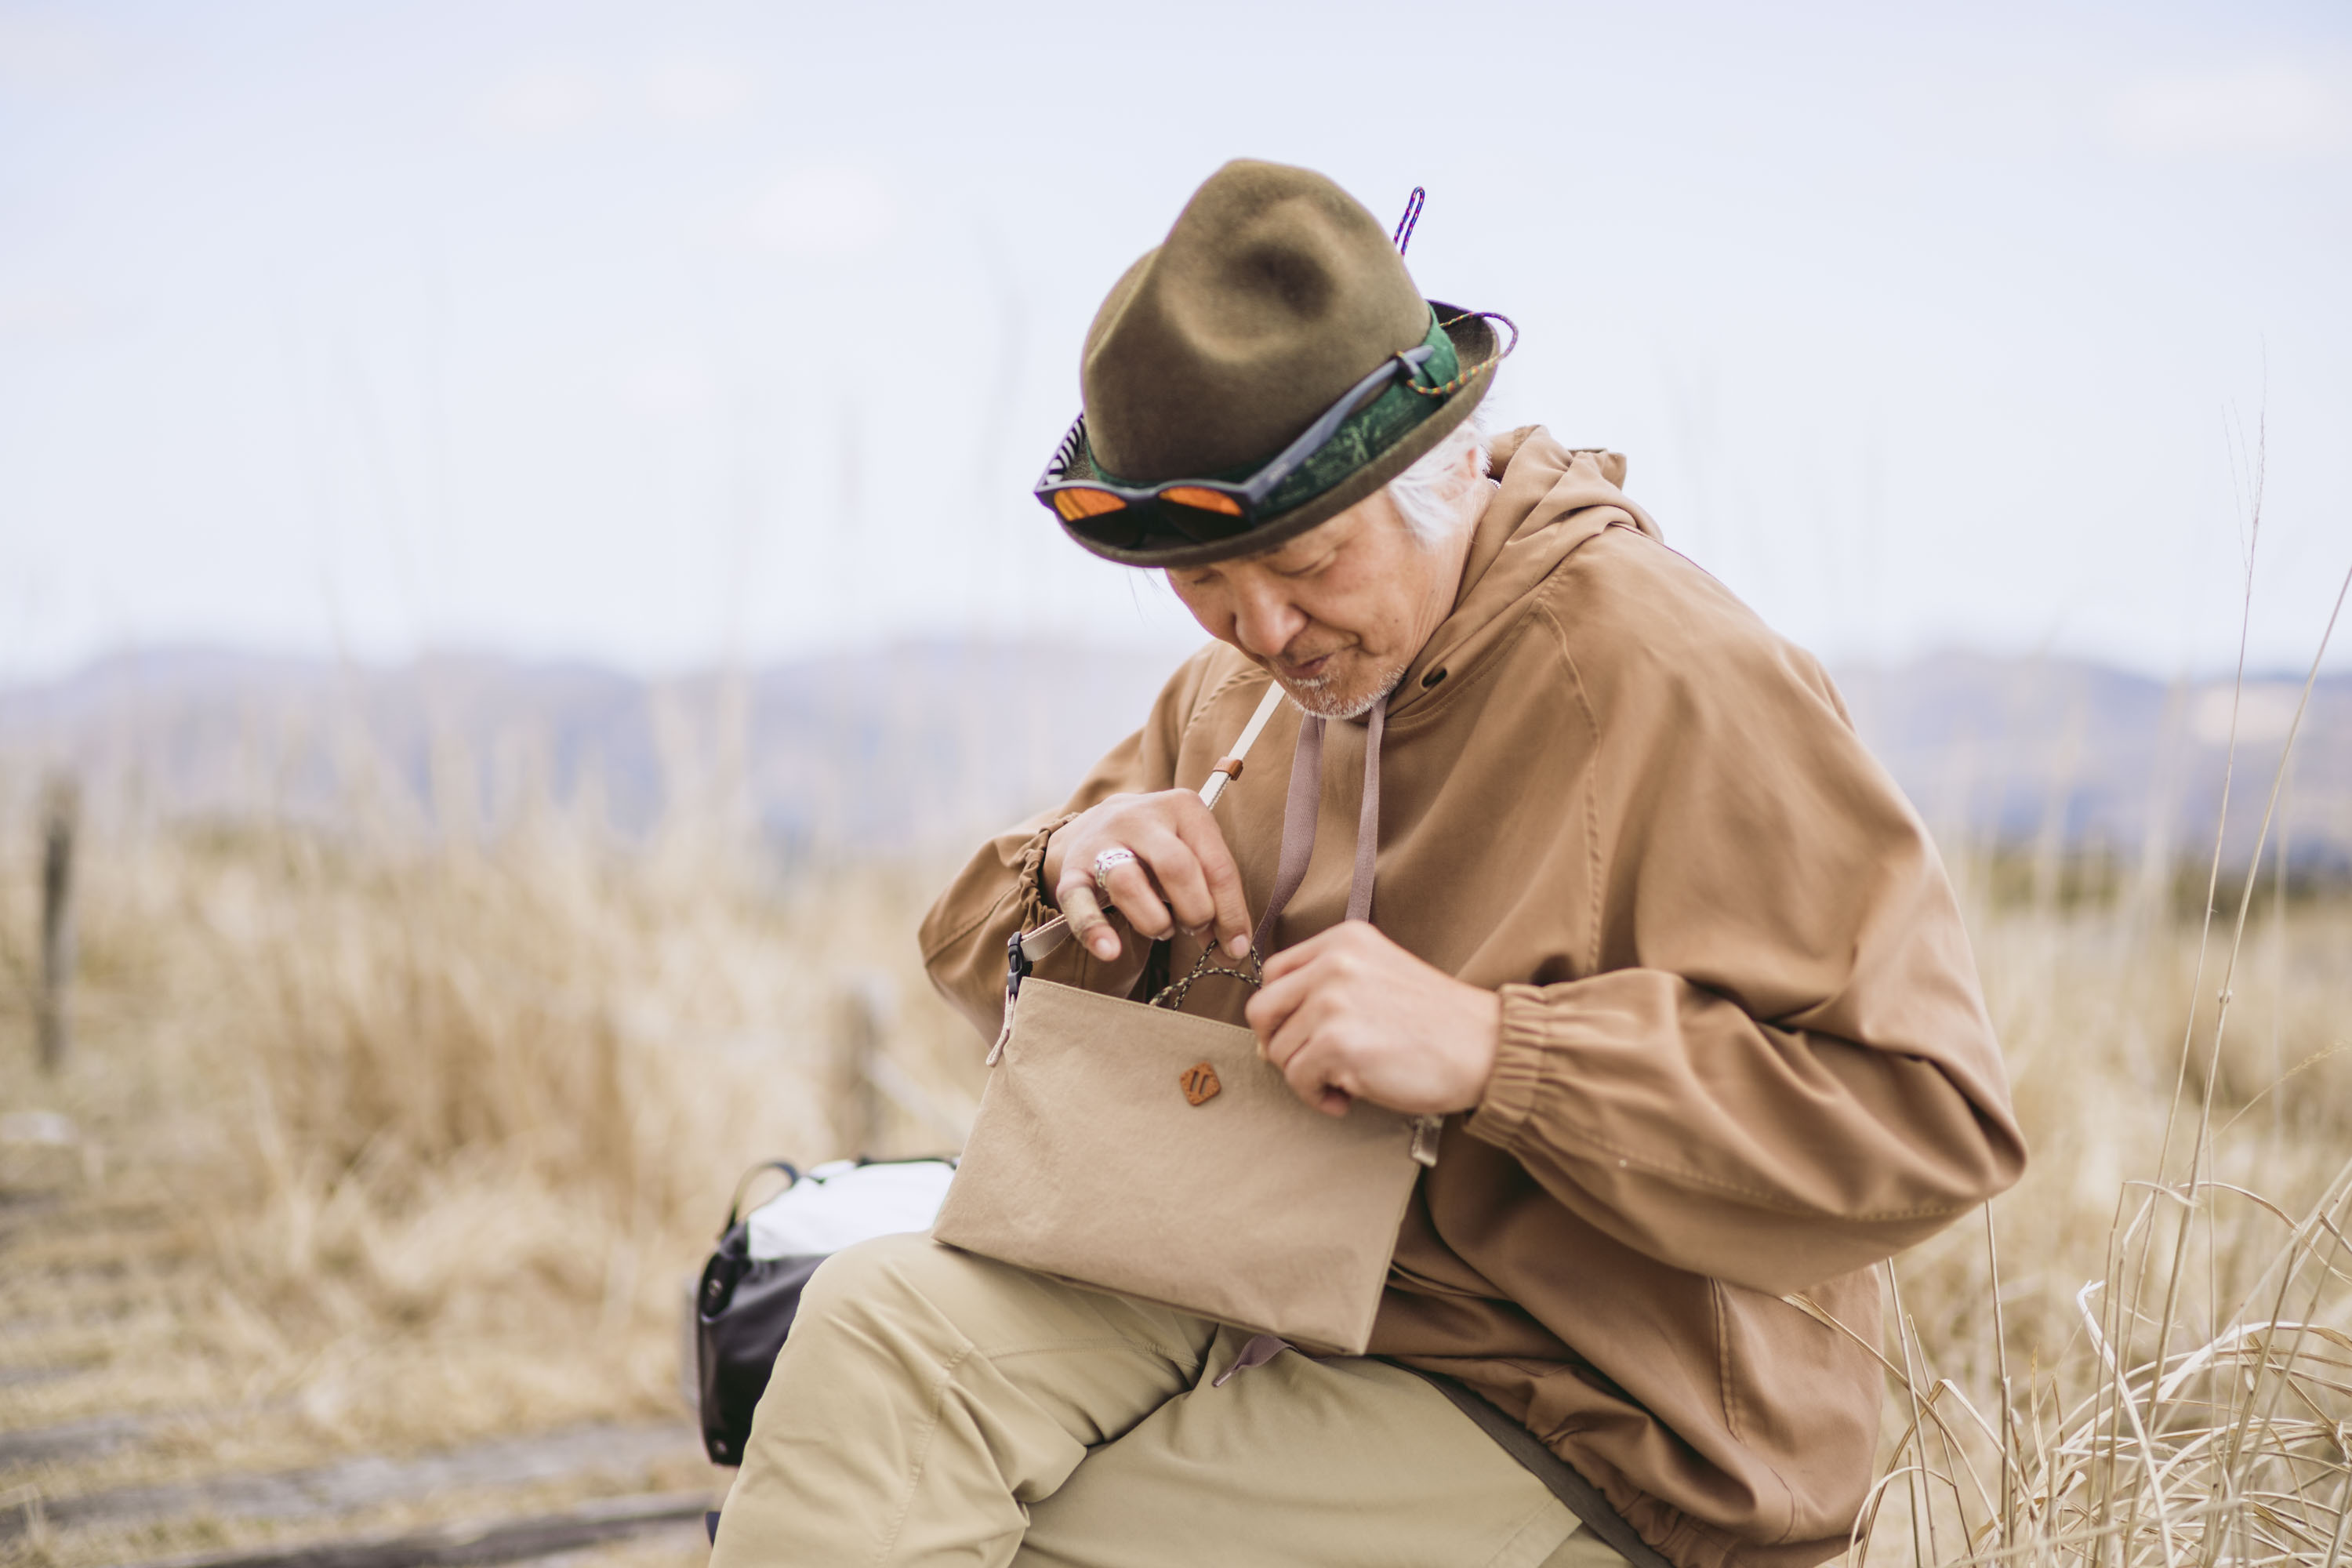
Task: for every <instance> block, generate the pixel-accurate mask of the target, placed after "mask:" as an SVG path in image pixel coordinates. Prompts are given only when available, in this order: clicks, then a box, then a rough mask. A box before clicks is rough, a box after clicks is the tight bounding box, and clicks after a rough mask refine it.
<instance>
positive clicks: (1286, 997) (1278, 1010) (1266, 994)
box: [1242, 963, 1315, 1065]
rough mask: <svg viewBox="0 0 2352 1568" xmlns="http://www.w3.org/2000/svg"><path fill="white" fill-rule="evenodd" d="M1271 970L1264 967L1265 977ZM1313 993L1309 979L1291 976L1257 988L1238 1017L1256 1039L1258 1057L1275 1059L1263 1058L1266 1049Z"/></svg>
mask: <svg viewBox="0 0 2352 1568" xmlns="http://www.w3.org/2000/svg"><path fill="white" fill-rule="evenodd" d="M1273 968H1274V966H1273V965H1272V964H1271V963H1269V964H1267V965H1266V969H1267V972H1268V973H1269V975H1271V973H1272V971H1273ZM1314 993H1315V981H1314V977H1313V976H1312V975H1308V974H1300V973H1290V974H1287V975H1285V976H1284V977H1283V978H1282V979H1281V980H1279V981H1276V980H1274V979H1271V978H1269V979H1268V980H1267V981H1266V983H1265V984H1263V985H1261V986H1259V987H1258V988H1257V991H1256V993H1255V994H1254V995H1252V996H1251V997H1250V999H1249V1000H1248V1002H1246V1003H1244V1005H1243V1006H1242V1017H1243V1018H1244V1020H1246V1021H1247V1022H1248V1024H1249V1026H1250V1030H1251V1032H1252V1033H1254V1034H1255V1035H1256V1036H1257V1043H1258V1054H1259V1055H1260V1056H1264V1057H1265V1058H1266V1059H1267V1060H1268V1061H1273V1060H1274V1059H1275V1058H1273V1057H1271V1056H1268V1055H1267V1048H1268V1047H1270V1046H1271V1045H1272V1044H1273V1042H1274V1037H1276V1035H1278V1034H1280V1033H1281V1032H1282V1029H1283V1026H1285V1025H1286V1024H1288V1023H1289V1022H1290V1020H1291V1018H1292V1017H1293V1016H1295V1015H1296V1014H1297V1011H1298V1010H1299V1008H1300V1007H1302V1006H1304V1005H1306V1003H1307V998H1308V997H1309V996H1311V995H1313V994H1314ZM1277 1065H1278V1064H1277Z"/></svg>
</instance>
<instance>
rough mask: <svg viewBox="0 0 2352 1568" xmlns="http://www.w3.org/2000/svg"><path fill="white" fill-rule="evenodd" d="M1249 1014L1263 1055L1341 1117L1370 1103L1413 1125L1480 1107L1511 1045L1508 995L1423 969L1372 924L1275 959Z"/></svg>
mask: <svg viewBox="0 0 2352 1568" xmlns="http://www.w3.org/2000/svg"><path fill="white" fill-rule="evenodd" d="M1245 1016H1247V1017H1248V1019H1249V1026H1250V1027H1251V1028H1252V1029H1254V1030H1255V1031H1256V1032H1257V1048H1258V1054H1259V1055H1260V1056H1263V1057H1264V1058H1265V1059H1266V1060H1268V1061H1270V1062H1272V1063H1273V1064H1274V1065H1275V1066H1276V1067H1277V1068H1280V1069H1281V1070H1282V1076H1283V1077H1284V1078H1285V1079H1287V1080H1289V1083H1290V1087H1291V1089H1292V1091H1293V1092H1294V1093H1296V1094H1297V1096H1298V1098H1299V1099H1301V1100H1305V1101H1306V1102H1307V1104H1309V1105H1311V1106H1313V1107H1315V1108H1316V1109H1317V1110H1320V1111H1323V1112H1324V1113H1325V1114H1327V1115H1330V1116H1343V1115H1345V1114H1346V1113H1347V1110H1348V1104H1349V1101H1350V1100H1355V1099H1363V1100H1370V1101H1371V1102H1372V1103H1373V1104H1375V1105H1385V1106H1387V1107H1388V1108H1389V1109H1390V1110H1401V1111H1403V1112H1404V1113H1405V1114H1406V1115H1408V1116H1423V1115H1444V1114H1446V1113H1448V1112H1450V1111H1456V1110H1470V1109H1472V1108H1473V1107H1475V1105H1476V1104H1477V1103H1478V1100H1479V1099H1480V1097H1481V1096H1482V1095H1484V1094H1485V1093H1486V1079H1488V1077H1490V1076H1491V1075H1492V1074H1493V1072H1494V1070H1495V1053H1496V1050H1498V1049H1499V1048H1500V1047H1501V1043H1502V1032H1503V999H1502V998H1501V997H1500V996H1498V995H1496V994H1495V993H1494V992H1492V991H1486V990H1482V989H1480V988H1479V987H1477V986H1475V985H1469V984H1464V983H1463V982H1461V981H1459V980H1456V979H1454V977H1453V976H1452V975H1450V974H1448V973H1444V971H1443V970H1440V969H1435V968H1433V967H1432V966H1430V965H1429V964H1426V963H1423V962H1422V961H1421V960H1420V959H1418V958H1415V957H1414V956H1413V955H1412V953H1409V952H1406V951H1405V950H1404V949H1402V948H1401V947H1399V946H1398V945H1397V944H1396V943H1395V942H1391V941H1390V940H1389V939H1388V938H1387V937H1385V936H1382V935H1381V933H1380V931H1379V930H1378V929H1377V928H1375V927H1374V926H1373V925H1371V924H1370V922H1369V921H1341V922H1340V923H1339V924H1338V925H1336V926H1333V927H1332V928H1331V929H1330V930H1328V931H1324V932H1323V933H1322V934H1320V935H1319V936H1315V937H1310V938H1309V939H1307V941H1305V942H1300V943H1299V944H1298V945H1297V946H1296V947H1286V948H1285V949H1283V950H1282V951H1281V952H1277V953H1276V954H1275V955H1274V956H1273V957H1271V958H1269V959H1267V960H1266V961H1265V985H1264V986H1263V987H1261V988H1260V989H1259V991H1258V994H1256V995H1255V996H1253V997H1251V998H1250V1001H1249V1006H1248V1008H1247V1009H1246V1011H1245Z"/></svg>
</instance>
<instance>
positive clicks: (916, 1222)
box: [694, 1160, 955, 1465]
mask: <svg viewBox="0 0 2352 1568" xmlns="http://www.w3.org/2000/svg"><path fill="white" fill-rule="evenodd" d="M763 1171H781V1172H782V1173H783V1175H784V1178H785V1181H786V1183H787V1185H786V1186H785V1188H784V1190H783V1191H782V1192H781V1193H778V1194H776V1195H775V1196H774V1197H772V1198H770V1199H769V1200H768V1201H767V1202H766V1203H763V1204H761V1205H760V1206H759V1207H758V1208H755V1209H753V1210H752V1211H751V1213H750V1214H748V1215H741V1217H740V1218H738V1217H737V1216H738V1215H739V1214H740V1211H741V1209H742V1206H743V1194H744V1192H745V1190H746V1189H747V1188H749V1187H750V1185H751V1182H752V1180H753V1178H755V1177H757V1176H758V1175H759V1174H760V1173H761V1172H763ZM954 1176H955V1162H954V1161H953V1160H835V1161H833V1162H831V1163H828V1164H823V1165H817V1166H814V1167H812V1168H811V1169H810V1171H809V1172H808V1173H807V1174H805V1175H803V1174H802V1173H800V1172H799V1171H798V1170H795V1169H794V1168H793V1166H791V1165H789V1164H787V1163H784V1162H783V1161H782V1160H772V1161H770V1162H768V1163H765V1164H761V1165H754V1166H753V1167H752V1168H751V1170H750V1171H748V1172H746V1173H744V1176H743V1179H742V1181H740V1182H739V1183H737V1184H736V1187H735V1198H734V1201H733V1202H732V1203H730V1204H729V1205H727V1224H726V1226H725V1228H724V1229H722V1230H721V1231H720V1232H719V1249H718V1250H717V1251H716V1252H713V1253H712V1254H711V1255H710V1261H709V1263H707V1264H705V1265H704V1266H703V1269H702V1282H701V1284H700V1285H699V1286H698V1287H697V1288H696V1290H695V1297H694V1316H695V1331H694V1351H695V1358H694V1359H695V1369H696V1373H697V1383H698V1393H699V1394H700V1401H701V1406H702V1446H703V1447H704V1448H705V1449H706V1450H707V1451H708V1452H709V1455H710V1462H711V1463H712V1464H715V1465H740V1464H741V1463H742V1462H743V1445H744V1443H745V1442H746V1441H747V1440H748V1439H749V1438H750V1437H751V1412H752V1411H753V1410H755V1409H757V1408H758V1407H759V1404H760V1395H761V1394H764V1393H766V1392H767V1387H768V1373H769V1372H770V1371H771V1370H772V1368H773V1367H774V1366H775V1364H776V1352H778V1351H781V1350H782V1349H783V1348H784V1336H785V1335H786V1334H788V1333H790V1332H791V1331H792V1327H793V1314H795V1313H796V1312H798V1311H799V1310H800V1304H801V1290H802V1289H803V1287H804V1286H806V1285H807V1284H808V1280H809V1276H810V1275H812V1274H814V1273H815V1272H816V1266H817V1265H818V1264H820V1263H823V1262H824V1260H825V1259H826V1258H828V1257H830V1256H832V1255H833V1254H834V1253H836V1252H838V1251H840V1250H841V1249H842V1248H843V1247H848V1246H851V1245H853V1244H854V1243H856V1242H860V1241H867V1240H871V1239H872V1238H873V1237H877V1236H896V1235H898V1234H900V1233H902V1232H906V1231H920V1230H929V1229H930V1228H931V1221H932V1220H933V1219H934V1218H936V1217H937V1216H938V1215H939V1212H940V1199H942V1198H944V1197H945V1196H947V1191H948V1183H949V1182H950V1181H951V1180H952V1179H954Z"/></svg>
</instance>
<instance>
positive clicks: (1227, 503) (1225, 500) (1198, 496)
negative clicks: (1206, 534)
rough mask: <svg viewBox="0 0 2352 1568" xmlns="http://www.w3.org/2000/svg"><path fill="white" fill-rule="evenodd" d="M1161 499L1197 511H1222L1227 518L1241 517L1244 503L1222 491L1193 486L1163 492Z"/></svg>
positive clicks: (1183, 486) (1182, 486)
mask: <svg viewBox="0 0 2352 1568" xmlns="http://www.w3.org/2000/svg"><path fill="white" fill-rule="evenodd" d="M1160 500H1172V501H1174V502H1175V503H1176V504H1177V505H1178V506H1189V507H1191V508H1192V510H1195V511H1221V512H1223V513H1224V514H1225V515H1226V516H1227V517H1239V516H1241V514H1242V503H1241V502H1239V501H1237V500H1234V498H1233V497H1231V496H1229V495H1226V494H1225V493H1224V492H1223V491H1222V490H1204V489H1200V488H1198V487H1197V486H1193V485H1178V486H1177V487H1176V488H1175V489H1167V490H1161V491H1160Z"/></svg>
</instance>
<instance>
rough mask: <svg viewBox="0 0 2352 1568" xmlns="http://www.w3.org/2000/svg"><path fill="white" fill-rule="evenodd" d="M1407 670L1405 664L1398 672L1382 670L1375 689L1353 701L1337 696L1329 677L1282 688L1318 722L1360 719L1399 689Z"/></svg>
mask: <svg viewBox="0 0 2352 1568" xmlns="http://www.w3.org/2000/svg"><path fill="white" fill-rule="evenodd" d="M1404 670H1405V667H1404V666H1403V665H1402V664H1401V665H1398V666H1397V667H1396V668H1394V669H1387V670H1382V671H1381V675H1380V679H1377V680H1375V681H1373V682H1372V689H1371V690H1370V692H1369V693H1367V694H1366V695H1365V696H1362V697H1360V698H1357V699H1355V700H1343V699H1341V698H1340V697H1339V696H1337V695H1335V694H1334V693H1333V692H1332V691H1331V689H1330V686H1331V678H1330V677H1329V676H1328V675H1321V676H1318V677H1316V678H1315V679H1313V680H1286V681H1284V682H1283V683H1282V689H1283V690H1285V691H1286V692H1288V693H1289V694H1290V700H1291V701H1293V702H1295V703H1297V705H1298V709H1299V710H1300V711H1301V712H1304V713H1312V714H1313V715H1315V716H1316V717H1317V718H1318V719H1342V720H1345V719H1360V718H1362V717H1363V716H1364V715H1365V714H1367V713H1369V712H1370V711H1371V710H1372V704H1373V703H1375V702H1378V701H1379V700H1381V698H1383V697H1386V696H1387V695H1388V694H1389V693H1390V692H1391V691H1394V690H1395V689H1397V682H1399V681H1401V680H1402V679H1404Z"/></svg>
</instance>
